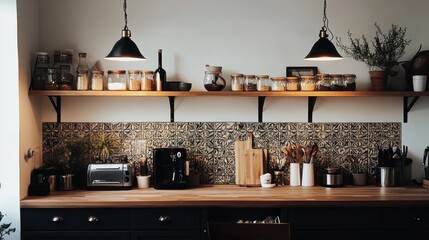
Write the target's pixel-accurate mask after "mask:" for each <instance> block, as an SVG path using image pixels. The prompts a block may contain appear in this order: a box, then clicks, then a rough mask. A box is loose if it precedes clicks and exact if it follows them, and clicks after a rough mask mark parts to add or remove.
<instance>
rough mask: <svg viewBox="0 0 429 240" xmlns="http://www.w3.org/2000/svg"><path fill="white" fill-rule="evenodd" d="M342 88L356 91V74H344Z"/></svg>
mask: <svg viewBox="0 0 429 240" xmlns="http://www.w3.org/2000/svg"><path fill="white" fill-rule="evenodd" d="M343 79H344V84H345V87H344V90H346V91H356V75H355V74H344V75H343Z"/></svg>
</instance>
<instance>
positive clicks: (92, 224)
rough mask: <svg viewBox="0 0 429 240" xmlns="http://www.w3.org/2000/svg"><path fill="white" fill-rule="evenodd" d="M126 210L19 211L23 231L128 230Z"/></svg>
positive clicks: (127, 213) (127, 212)
mask: <svg viewBox="0 0 429 240" xmlns="http://www.w3.org/2000/svg"><path fill="white" fill-rule="evenodd" d="M129 222H130V221H129V210H128V209H100V208H96V209H71V208H70V209H33V208H25V209H21V224H22V229H23V231H32V230H38V231H43V230H49V231H57V230H128V229H129Z"/></svg>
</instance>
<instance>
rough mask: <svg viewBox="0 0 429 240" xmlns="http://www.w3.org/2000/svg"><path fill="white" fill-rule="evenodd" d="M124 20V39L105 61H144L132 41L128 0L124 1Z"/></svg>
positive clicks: (117, 43) (122, 38) (116, 44)
mask: <svg viewBox="0 0 429 240" xmlns="http://www.w3.org/2000/svg"><path fill="white" fill-rule="evenodd" d="M123 8H124V18H125V26H124V29H122V37H121V39H119V40H118V41H117V42H116V43H115V45H114V46H113V48H112V51H110V53H109V54H108V55H107V56H106V58H105V59H108V60H115V61H143V60H146V58H145V57H143V55H142V54H141V53H140V50H139V48H138V47H137V45H136V44H135V43H134V42H133V40H131V38H130V37H131V31H130V30H129V29H128V26H127V24H128V15H127V0H124V5H123Z"/></svg>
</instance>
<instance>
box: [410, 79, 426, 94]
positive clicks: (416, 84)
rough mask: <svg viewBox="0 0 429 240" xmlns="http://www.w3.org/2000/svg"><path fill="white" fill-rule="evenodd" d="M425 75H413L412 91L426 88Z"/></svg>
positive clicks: (420, 90)
mask: <svg viewBox="0 0 429 240" xmlns="http://www.w3.org/2000/svg"><path fill="white" fill-rule="evenodd" d="M426 81H427V76H426V75H414V76H413V90H414V92H424V91H425V90H426Z"/></svg>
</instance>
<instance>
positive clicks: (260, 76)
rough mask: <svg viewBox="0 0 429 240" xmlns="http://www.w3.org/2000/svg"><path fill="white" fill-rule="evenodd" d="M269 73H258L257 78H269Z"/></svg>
mask: <svg viewBox="0 0 429 240" xmlns="http://www.w3.org/2000/svg"><path fill="white" fill-rule="evenodd" d="M269 77H270V76H269V75H258V78H269Z"/></svg>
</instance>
